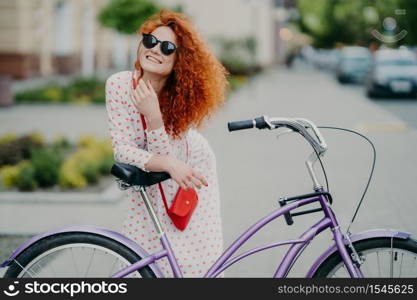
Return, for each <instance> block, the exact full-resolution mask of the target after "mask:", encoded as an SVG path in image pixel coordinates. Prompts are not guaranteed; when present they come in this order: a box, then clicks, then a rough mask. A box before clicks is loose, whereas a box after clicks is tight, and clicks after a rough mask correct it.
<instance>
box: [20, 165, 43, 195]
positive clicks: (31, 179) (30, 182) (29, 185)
mask: <svg viewBox="0 0 417 300" xmlns="http://www.w3.org/2000/svg"><path fill="white" fill-rule="evenodd" d="M17 187H18V188H19V190H21V191H33V190H34V189H36V188H37V187H38V184H37V183H36V180H35V168H34V167H33V165H32V164H31V163H30V162H26V163H25V164H23V165H22V167H21V168H20V170H19V175H18V176H17Z"/></svg>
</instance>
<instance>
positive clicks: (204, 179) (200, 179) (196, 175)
mask: <svg viewBox="0 0 417 300" xmlns="http://www.w3.org/2000/svg"><path fill="white" fill-rule="evenodd" d="M193 175H194V177H195V178H197V179H198V180H199V181H200V182H201V184H204V185H205V186H208V182H207V180H206V178H204V176H201V175H200V174H199V173H197V172H196V171H194V172H193Z"/></svg>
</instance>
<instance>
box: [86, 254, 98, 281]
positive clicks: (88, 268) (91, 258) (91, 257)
mask: <svg viewBox="0 0 417 300" xmlns="http://www.w3.org/2000/svg"><path fill="white" fill-rule="evenodd" d="M95 253H96V249H93V254H91V256H90V261H89V262H88V267H87V270H86V272H85V274H84V277H87V274H88V272H89V271H90V268H91V263H92V262H93V258H94V254H95Z"/></svg>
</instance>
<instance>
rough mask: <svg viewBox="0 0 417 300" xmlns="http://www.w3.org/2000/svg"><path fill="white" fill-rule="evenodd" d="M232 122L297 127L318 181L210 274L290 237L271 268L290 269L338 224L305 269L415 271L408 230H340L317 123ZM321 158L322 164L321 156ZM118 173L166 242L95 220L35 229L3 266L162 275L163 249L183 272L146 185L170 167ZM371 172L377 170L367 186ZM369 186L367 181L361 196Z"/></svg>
mask: <svg viewBox="0 0 417 300" xmlns="http://www.w3.org/2000/svg"><path fill="white" fill-rule="evenodd" d="M228 127H229V131H234V130H241V129H249V128H253V127H256V128H258V129H271V130H272V129H278V128H283V129H284V131H282V129H281V134H282V133H284V132H296V133H299V134H300V135H302V136H303V137H304V138H305V139H306V140H307V141H308V142H309V143H310V145H311V146H312V148H313V150H314V151H313V152H312V154H311V155H310V156H309V158H308V160H307V161H306V166H307V170H308V172H309V175H310V177H311V179H312V181H313V184H314V192H312V193H310V194H306V195H299V196H295V197H290V198H281V199H280V200H279V205H280V207H279V208H277V209H276V210H274V211H272V212H271V213H270V214H269V215H267V216H266V217H264V218H262V219H261V220H259V221H258V222H257V223H255V224H254V225H252V226H251V227H250V228H249V229H248V230H247V231H246V232H244V233H243V234H242V235H241V236H240V237H239V238H238V239H237V240H236V241H234V242H233V243H232V245H231V246H230V247H229V248H228V249H227V250H226V251H225V252H224V253H223V254H222V255H221V256H220V257H219V258H218V260H217V261H216V262H215V263H214V265H213V266H211V268H210V269H209V271H208V272H207V274H205V277H206V278H212V277H216V276H217V275H219V274H220V273H221V272H223V271H224V270H225V269H227V268H228V267H230V266H231V265H233V264H234V263H236V262H238V261H239V260H241V259H243V258H245V257H247V256H249V255H251V254H254V253H256V252H259V251H262V250H266V249H270V248H273V247H278V246H282V245H290V247H289V249H288V250H287V252H286V254H285V256H284V257H283V259H282V261H281V263H280V264H279V266H278V268H277V270H276V272H275V274H274V275H273V276H274V277H286V276H287V275H288V273H289V271H290V270H291V268H292V266H293V264H294V263H295V261H296V260H297V259H298V257H299V255H300V254H301V253H302V251H303V250H304V249H305V248H306V247H307V246H308V244H309V243H310V242H311V241H312V240H313V239H314V238H315V237H316V236H317V235H318V234H320V233H321V232H322V231H324V230H326V229H330V230H331V231H332V235H333V240H334V244H333V246H331V247H330V248H329V249H328V250H326V251H325V252H324V253H323V254H321V255H320V256H319V257H318V258H317V259H316V261H315V262H314V263H313V265H312V266H311V268H310V269H309V271H308V272H307V274H306V277H308V278H311V277H416V276H417V262H416V260H417V241H416V240H414V239H412V238H411V237H410V233H407V232H401V231H397V230H388V229H377V230H369V231H365V232H362V233H357V234H352V233H350V232H349V228H350V226H349V227H348V230H347V232H346V233H343V232H342V231H341V229H340V226H339V224H338V221H337V218H336V215H335V213H334V212H333V210H332V207H331V204H332V196H331V194H330V193H328V192H327V191H326V190H325V189H324V187H323V186H321V185H320V183H319V181H318V179H317V176H316V174H315V171H314V164H315V163H316V162H317V161H319V162H320V163H321V159H320V157H322V156H323V155H324V153H325V152H326V150H327V145H326V143H325V141H324V139H323V137H322V135H321V133H320V131H319V129H318V127H316V125H314V124H313V123H312V122H311V121H308V120H306V119H289V118H267V117H265V116H262V117H259V118H256V119H254V120H246V121H238V122H231V123H229V124H228ZM323 128H326V127H323ZM327 128H331V127H327ZM332 129H337V128H332ZM339 129H340V128H339ZM342 130H346V131H350V130H347V129H342ZM359 135H360V134H359ZM365 138H366V137H365ZM368 141H369V140H368ZM371 145H372V143H371ZM372 146H373V145H372ZM374 154H375V153H374ZM321 165H322V167H323V164H321ZM374 165H375V156H374V164H373V166H374ZM372 170H373V167H372ZM323 171H324V168H323ZM112 174H113V175H115V176H116V177H117V180H118V182H119V186H120V188H121V189H128V188H133V189H134V190H135V191H138V192H139V193H140V195H141V197H142V200H143V201H144V203H145V205H146V208H147V210H148V212H149V215H150V217H151V218H152V221H153V223H154V225H155V228H156V232H157V234H158V237H159V239H160V242H161V245H162V250H160V251H158V252H156V253H152V254H150V253H147V252H146V251H145V250H143V249H142V248H141V247H140V246H139V245H138V244H137V243H135V242H134V241H132V240H131V239H129V238H127V237H125V236H123V235H121V234H120V233H117V232H113V231H110V230H106V229H103V228H98V227H92V226H70V227H65V228H59V229H56V230H52V231H49V232H46V233H43V234H40V235H37V236H34V237H33V238H32V239H31V240H29V241H27V242H26V243H25V244H23V245H22V246H21V247H20V248H18V249H17V250H16V251H14V252H13V253H12V254H11V256H10V257H9V258H8V259H7V260H6V261H5V262H3V263H2V264H1V265H0V267H8V269H7V271H6V273H5V277H117V278H119V277H145V278H146V277H164V274H163V273H162V272H161V270H160V269H159V268H158V266H157V265H156V264H155V262H156V261H157V260H159V259H161V258H163V257H166V258H167V259H168V261H169V263H170V266H171V268H172V271H173V274H174V276H175V277H182V272H181V269H180V267H179V265H178V263H177V260H176V259H175V253H174V252H173V250H172V248H171V246H170V243H169V240H168V238H167V237H166V235H165V233H164V230H163V228H162V226H161V223H160V221H159V220H158V218H157V216H156V215H155V212H154V210H153V207H152V205H151V202H150V201H149V199H148V196H147V193H146V189H145V187H147V186H150V185H153V184H156V183H158V182H161V181H163V180H166V179H168V178H169V174H167V173H164V172H150V173H147V172H145V171H143V170H140V169H138V168H136V167H134V166H131V165H126V164H121V163H116V164H115V165H113V167H112ZM371 178H372V171H371V176H370V178H369V181H368V185H367V187H368V186H369V182H370V180H371ZM326 181H327V179H326ZM327 190H328V189H327ZM365 193H366V189H365V192H364V194H363V196H364V195H365ZM363 196H362V199H361V201H360V202H359V205H358V206H357V209H356V212H355V214H354V217H355V216H356V213H357V211H358V209H359V207H360V204H361V202H362V200H363ZM311 204H316V207H315V208H309V209H305V210H302V211H299V210H298V209H299V208H300V207H303V206H307V205H311ZM295 210H297V211H295ZM316 212H320V213H322V214H323V217H322V218H321V220H320V221H318V222H317V223H316V224H314V225H312V226H311V227H310V228H309V229H308V230H306V231H305V232H304V233H303V234H302V235H301V236H300V237H299V238H297V239H293V240H287V241H282V242H276V243H273V244H270V245H265V246H261V247H258V248H255V249H252V250H249V251H246V252H244V253H241V254H236V255H235V253H236V252H237V251H238V249H240V247H241V246H242V245H243V244H244V243H245V242H246V241H247V240H248V239H249V238H251V237H252V236H253V235H254V234H255V233H256V232H258V231H259V230H260V229H262V228H263V227H264V226H265V225H266V224H268V223H269V222H271V221H272V220H275V219H276V218H278V217H280V216H284V218H285V220H286V222H287V224H288V225H292V224H293V218H294V217H295V216H299V215H304V214H310V213H316ZM354 217H353V219H352V222H353V220H354ZM352 222H351V224H352Z"/></svg>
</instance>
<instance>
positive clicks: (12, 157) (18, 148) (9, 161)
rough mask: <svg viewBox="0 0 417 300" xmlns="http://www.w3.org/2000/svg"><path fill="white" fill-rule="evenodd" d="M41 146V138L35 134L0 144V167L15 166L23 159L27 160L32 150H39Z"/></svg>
mask: <svg viewBox="0 0 417 300" xmlns="http://www.w3.org/2000/svg"><path fill="white" fill-rule="evenodd" d="M43 144H44V142H43V137H42V136H41V135H40V134H39V133H36V132H33V133H30V134H27V135H24V136H21V137H19V138H16V139H14V140H10V141H6V142H0V167H1V166H4V165H15V164H17V163H19V162H20V161H21V160H23V159H29V158H30V155H31V151H32V149H36V148H40V147H42V146H43Z"/></svg>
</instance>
